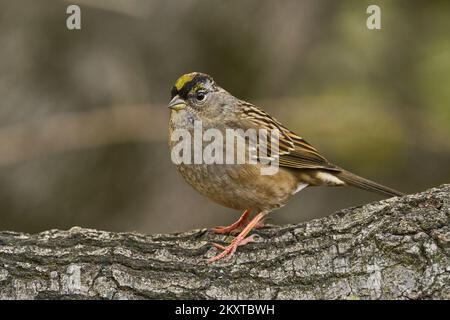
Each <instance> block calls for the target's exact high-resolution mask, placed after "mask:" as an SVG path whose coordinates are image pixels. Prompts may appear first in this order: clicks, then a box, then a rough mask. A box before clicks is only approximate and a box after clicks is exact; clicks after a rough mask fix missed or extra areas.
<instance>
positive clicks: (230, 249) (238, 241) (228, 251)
mask: <svg viewBox="0 0 450 320" xmlns="http://www.w3.org/2000/svg"><path fill="white" fill-rule="evenodd" d="M266 215H267V213H266V212H260V213H258V214H257V215H256V216H255V217H254V218H253V220H252V221H250V222H249V223H248V224H247V226H246V227H245V228H244V230H242V231H241V233H239V235H238V236H237V237H236V238H234V239H233V241H232V242H231V244H230V245H229V246H227V247H224V246H221V245H218V244H215V243H214V244H213V245H214V246H215V247H216V248H219V249H222V250H223V251H222V252H221V253H219V254H218V255H217V256H215V257H212V258H211V259H208V263H213V262H215V261H217V260H220V259H222V258H224V257H227V256H228V257H231V256H232V255H233V254H234V252H235V251H236V249H237V247H239V246H242V245H245V244H247V243H249V242H252V241H253V236H250V237H247V235H248V234H249V233H250V231H252V229H253V228H254V227H255V226H256V225H258V223H259V222H260V221H261V220H262V219H264V217H265V216H266Z"/></svg>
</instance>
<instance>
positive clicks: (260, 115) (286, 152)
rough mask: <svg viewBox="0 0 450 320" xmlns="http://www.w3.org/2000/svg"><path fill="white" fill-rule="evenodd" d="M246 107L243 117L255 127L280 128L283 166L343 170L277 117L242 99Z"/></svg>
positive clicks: (280, 150) (280, 160)
mask: <svg viewBox="0 0 450 320" xmlns="http://www.w3.org/2000/svg"><path fill="white" fill-rule="evenodd" d="M242 105H243V107H244V110H243V113H242V119H244V120H247V121H249V122H250V126H251V127H254V128H266V129H267V130H269V131H270V130H273V129H278V130H279V132H280V137H279V155H280V159H279V164H280V166H283V167H289V168H295V169H326V170H331V171H341V169H340V168H338V167H336V166H335V165H333V164H331V163H329V162H328V160H327V159H325V158H324V157H323V156H322V155H321V154H320V153H319V152H318V151H317V149H316V148H314V147H313V146H312V145H310V144H309V143H308V142H307V141H306V140H304V139H303V138H302V137H300V136H298V135H296V134H295V133H294V132H292V131H290V130H289V129H287V128H286V127H284V126H283V125H282V124H281V123H280V122H278V121H277V120H276V119H275V118H273V117H272V116H270V115H269V114H268V113H267V112H265V111H263V110H261V109H259V108H258V107H256V106H254V105H252V104H250V103H248V102H244V101H242Z"/></svg>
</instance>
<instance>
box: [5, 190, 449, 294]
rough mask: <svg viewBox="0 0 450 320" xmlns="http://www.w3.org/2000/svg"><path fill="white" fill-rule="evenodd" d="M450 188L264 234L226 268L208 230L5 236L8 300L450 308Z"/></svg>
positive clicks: (75, 231)
mask: <svg viewBox="0 0 450 320" xmlns="http://www.w3.org/2000/svg"><path fill="white" fill-rule="evenodd" d="M449 222H450V184H449V185H443V186H441V187H439V188H435V189H431V190H429V191H426V192H423V193H419V194H415V195H410V196H406V197H403V198H392V199H388V200H384V201H380V202H377V203H372V204H368V205H365V206H362V207H356V208H349V209H345V210H342V211H340V212H336V213H334V214H332V215H330V216H329V217H326V218H323V219H319V220H313V221H309V222H306V223H300V224H297V225H288V226H282V227H270V228H265V229H262V230H259V231H257V233H258V235H259V237H258V239H257V242H256V243H254V244H249V245H247V246H245V247H242V248H239V249H238V251H237V253H236V254H235V256H234V257H233V258H231V259H230V260H228V261H224V262H219V263H217V264H213V265H207V264H206V263H205V259H206V258H208V257H211V256H212V255H214V254H216V253H217V251H216V249H213V248H212V247H211V245H210V241H216V242H225V241H227V240H229V238H227V237H225V236H213V235H210V234H208V233H207V232H206V230H194V231H190V232H186V233H178V234H167V235H151V236H145V235H141V234H136V233H112V232H104V231H97V230H90V229H81V228H77V227H76V228H72V229H71V230H69V231H58V230H51V231H45V232H42V233H39V234H36V235H29V234H24V233H15V232H0V298H1V299H36V298H38V299H46V298H70V299H86V298H104V299H138V298H159V299H168V298H169V299H170V298H184V299H204V298H207V299H210V298H212V299H222V298H223V299H244V298H250V299H380V298H385V299H431V298H433V299H436V298H437V299H449V298H450V246H449V243H450V223H449Z"/></svg>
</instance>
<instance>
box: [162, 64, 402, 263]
mask: <svg viewBox="0 0 450 320" xmlns="http://www.w3.org/2000/svg"><path fill="white" fill-rule="evenodd" d="M168 107H169V109H170V118H169V149H170V151H171V152H173V151H174V150H175V149H176V148H177V147H176V145H177V143H179V140H176V139H174V137H173V136H174V134H175V133H177V132H180V130H181V131H183V132H188V133H189V134H195V124H196V123H201V124H202V130H203V131H205V130H208V129H214V130H218V132H220V133H223V134H224V135H225V132H227V130H236V131H238V132H242V131H244V132H245V130H249V129H254V130H261V129H266V130H277V133H278V139H279V142H278V153H277V154H275V155H274V156H273V157H272V159H274V158H276V159H277V160H278V166H279V167H278V171H277V172H276V173H275V174H267V175H263V174H261V168H263V167H264V166H267V163H263V161H261V159H258V160H257V161H256V163H254V162H253V163H250V161H246V162H244V163H203V162H202V163H197V162H195V161H194V162H192V161H191V162H189V161H185V162H179V161H178V162H176V164H175V166H176V168H177V170H178V172H179V173H180V174H181V176H182V177H183V178H184V179H185V180H186V182H187V183H188V184H190V185H191V186H192V187H193V188H194V189H195V190H196V191H198V192H199V193H200V194H202V195H204V196H206V197H207V198H209V199H210V200H212V201H214V202H216V203H218V204H220V205H223V206H225V207H228V208H231V209H235V210H240V211H243V214H242V215H241V217H240V218H239V219H238V220H237V221H236V222H234V223H233V224H231V225H229V226H221V227H215V228H212V229H211V230H210V231H211V232H214V233H219V234H225V233H232V232H236V231H239V234H238V235H237V236H236V237H234V238H233V240H232V241H231V243H230V244H229V245H227V246H222V245H220V244H216V243H213V245H214V246H215V247H216V248H218V249H219V250H221V252H220V253H219V254H217V255H216V256H213V257H212V258H210V259H208V260H207V263H214V262H216V261H218V260H221V259H223V258H225V257H227V258H229V257H231V256H233V254H234V253H235V252H236V250H237V248H238V247H239V246H243V245H245V244H247V243H249V242H252V241H254V236H253V235H250V236H248V235H249V233H251V231H252V230H253V229H255V228H258V227H259V226H261V225H263V221H264V219H265V218H266V217H267V215H268V214H269V213H270V212H272V211H274V210H276V209H279V208H281V207H282V206H284V205H285V204H286V203H287V202H288V201H289V199H291V198H292V197H293V196H294V195H295V194H296V193H298V192H299V191H300V190H302V189H304V188H306V187H313V186H352V187H357V188H360V189H364V190H367V191H372V192H376V193H379V194H382V195H384V196H387V197H393V196H403V195H404V194H403V193H401V192H399V191H397V190H394V189H392V188H389V187H386V186H384V185H382V184H379V183H376V182H373V181H371V180H369V179H366V178H363V177H360V176H358V175H356V174H353V173H351V172H349V171H347V170H345V169H343V168H341V167H339V166H337V165H335V164H333V163H331V162H329V161H328V160H327V159H326V158H325V157H324V156H323V155H322V154H321V153H319V151H318V150H317V149H316V148H315V147H313V146H312V145H311V144H310V143H308V142H307V141H306V140H305V139H304V138H303V137H301V136H300V135H298V134H296V133H294V132H293V131H291V130H289V129H288V128H286V127H285V126H284V125H283V124H282V123H281V122H279V121H278V120H276V119H275V118H274V117H272V116H271V115H269V114H268V113H267V112H265V111H264V110H263V109H262V108H260V107H258V106H256V105H254V104H251V103H249V102H246V101H244V100H241V99H239V98H237V97H235V96H233V95H232V94H230V93H229V92H228V91H226V90H225V89H223V88H222V87H220V86H219V85H218V84H217V83H216V82H215V81H214V79H213V78H212V77H211V76H210V75H207V74H205V73H201V72H191V73H187V74H184V75H182V76H181V77H179V78H178V79H177V80H176V82H175V85H174V86H173V87H172V89H171V100H170V102H169V104H168ZM239 130H241V131H239ZM238 136H239V137H240V138H241V139H244V140H245V136H244V137H243V136H242V134H241V135H238ZM189 143H190V146H191V147H192V146H193V145H194V142H192V141H190V142H189ZM249 146H250V145H249V143H248V142H247V143H246V145H245V148H249ZM194 148H195V146H194ZM223 148H224V149H223V150H224V151H223V152H224V153H227V152H234V151H236V149H235V148H234V149H232V151H229V150H227V149H225V146H224V147H223ZM274 149H275V147H274ZM183 153H184V151H183ZM249 153H250V152H249V150H247V149H246V154H249ZM190 157H191V158H190V159H192V157H193V156H192V154H190ZM252 212H256V215H255V216H254V218H253V219H251V220H250V221H249V217H250V215H251V213H252Z"/></svg>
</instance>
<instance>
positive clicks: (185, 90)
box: [172, 75, 210, 99]
mask: <svg viewBox="0 0 450 320" xmlns="http://www.w3.org/2000/svg"><path fill="white" fill-rule="evenodd" d="M207 80H210V78H209V77H207V76H205V75H196V76H195V77H194V78H193V79H192V80H191V81H189V82H186V83H185V84H184V86H183V87H182V88H181V89H180V90H177V88H176V87H174V88H173V89H172V95H173V96H172V98H173V97H175V96H176V95H177V94H178V96H179V97H180V98H182V99H187V96H188V94H189V92H190V91H191V90H192V88H194V87H195V86H196V85H197V84H198V83H200V82H203V83H204V82H206V81H207ZM174 89H175V90H174ZM174 93H175V94H174Z"/></svg>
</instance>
